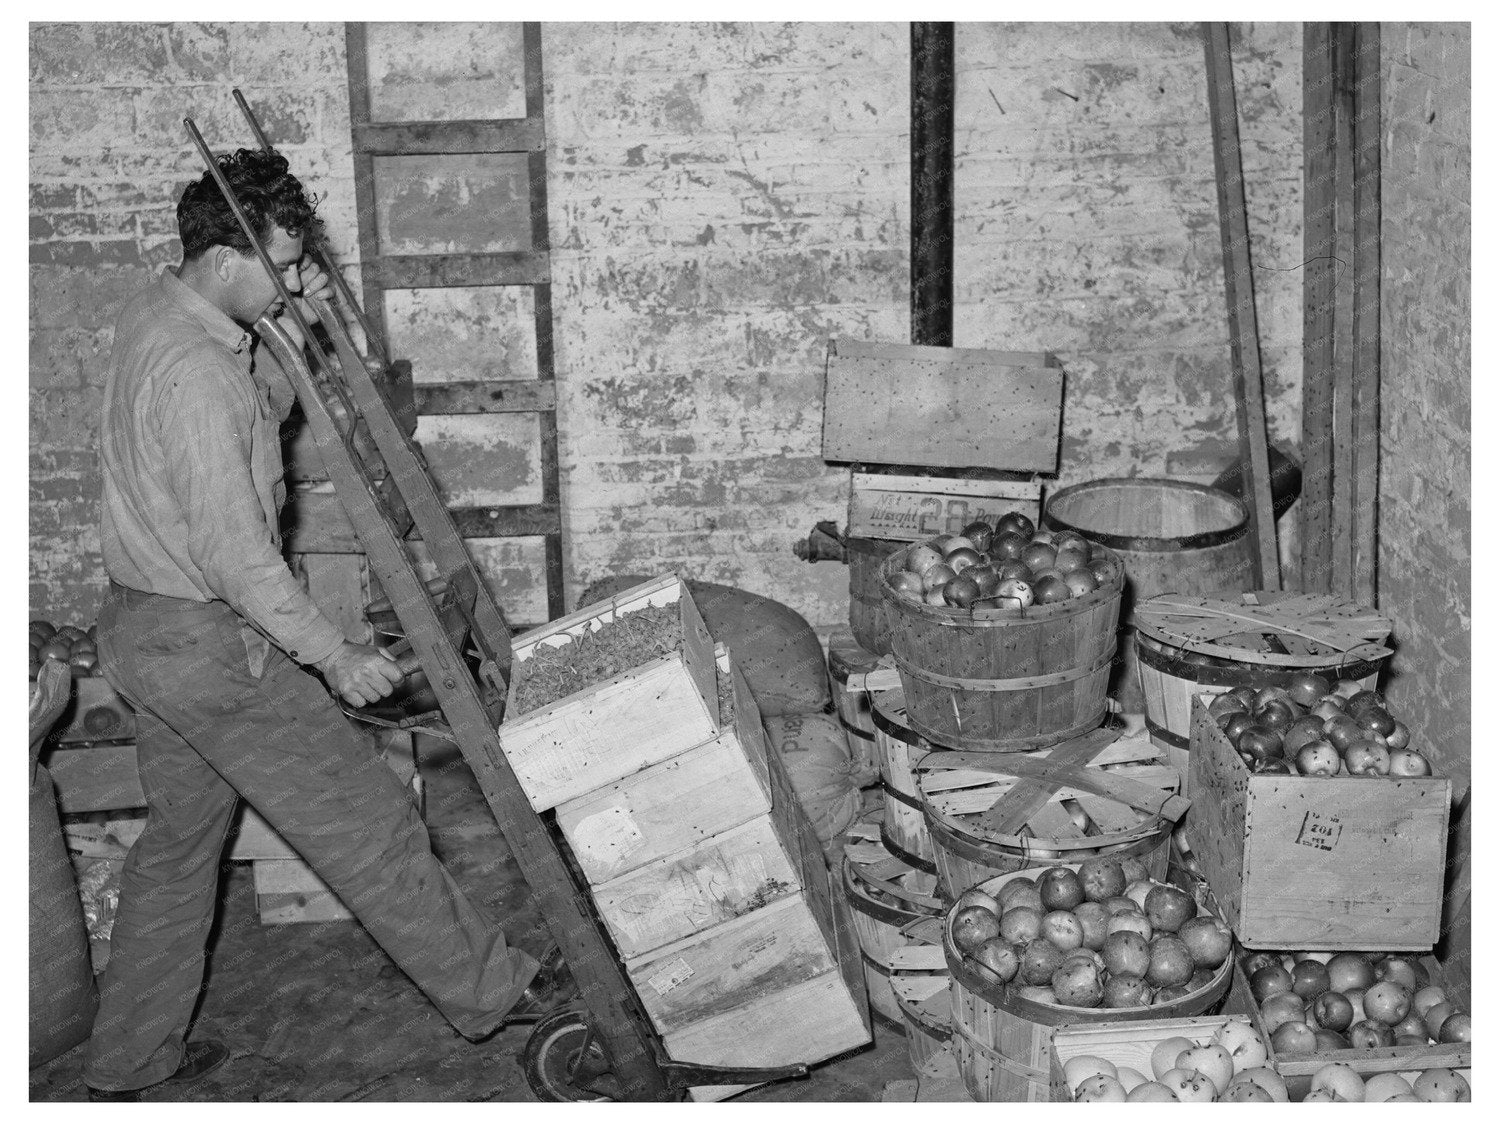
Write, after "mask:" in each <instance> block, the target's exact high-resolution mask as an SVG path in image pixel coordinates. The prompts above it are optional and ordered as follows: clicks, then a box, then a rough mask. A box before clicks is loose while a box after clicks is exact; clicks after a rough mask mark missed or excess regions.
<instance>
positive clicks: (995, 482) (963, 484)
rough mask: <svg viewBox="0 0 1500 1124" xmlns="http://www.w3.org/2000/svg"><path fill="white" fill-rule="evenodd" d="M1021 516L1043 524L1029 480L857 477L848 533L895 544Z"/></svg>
mask: <svg viewBox="0 0 1500 1124" xmlns="http://www.w3.org/2000/svg"><path fill="white" fill-rule="evenodd" d="M1010 511H1019V512H1020V513H1021V514H1023V515H1025V516H1027V517H1028V518H1029V519H1030V520H1031V521H1032V522H1033V523H1037V522H1039V521H1040V520H1041V513H1042V486H1041V484H1040V483H1038V482H1035V481H1031V480H1001V479H992V480H967V479H957V478H951V477H944V476H904V475H903V476H897V475H892V476H886V475H880V474H877V473H872V472H856V473H854V474H853V480H852V481H851V484H850V489H849V532H848V533H849V534H850V535H853V536H858V537H861V538H870V539H886V540H890V541H897V542H921V541H922V540H924V539H929V538H931V537H932V536H934V535H940V534H951V535H956V534H958V533H959V532H960V531H961V530H963V529H964V528H965V527H966V526H968V525H969V524H970V523H972V522H974V521H975V520H976V519H984V520H987V521H988V522H990V523H993V522H995V520H997V519H998V518H999V517H1000V516H1002V515H1004V514H1006V513H1007V512H1010Z"/></svg>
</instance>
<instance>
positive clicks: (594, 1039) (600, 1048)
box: [521, 1008, 620, 1102]
mask: <svg viewBox="0 0 1500 1124" xmlns="http://www.w3.org/2000/svg"><path fill="white" fill-rule="evenodd" d="M521 1065H522V1068H523V1070H524V1071H525V1073H526V1083H527V1084H528V1085H530V1086H531V1091H532V1092H533V1093H535V1094H536V1096H537V1099H539V1100H543V1101H574V1102H577V1101H594V1102H598V1101H612V1100H615V1099H617V1097H618V1094H619V1092H620V1084H619V1079H618V1078H617V1077H616V1076H615V1074H614V1072H613V1067H612V1066H611V1064H610V1060H609V1057H608V1055H606V1054H605V1052H604V1044H603V1042H601V1041H600V1039H599V1036H598V1035H596V1034H595V1033H594V1031H593V1028H592V1027H590V1026H589V1024H588V1020H587V1018H586V1017H585V1016H584V1014H583V1013H582V1012H581V1011H576V1010H573V1009H571V1008H563V1009H562V1010H560V1011H553V1012H552V1013H551V1014H549V1015H546V1016H544V1017H543V1018H542V1019H541V1021H540V1022H538V1023H537V1024H536V1026H535V1027H533V1028H532V1031H531V1036H530V1037H529V1038H527V1040H526V1049H525V1051H524V1052H523V1053H522V1055H521Z"/></svg>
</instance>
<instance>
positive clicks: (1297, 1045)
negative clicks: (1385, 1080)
mask: <svg viewBox="0 0 1500 1124" xmlns="http://www.w3.org/2000/svg"><path fill="white" fill-rule="evenodd" d="M1241 967H1242V968H1243V969H1244V972H1245V975H1246V977H1247V979H1248V980H1249V983H1250V993H1251V994H1252V995H1253V996H1254V997H1255V1002H1256V1004H1257V1005H1258V1007H1259V1010H1260V1023H1261V1027H1262V1029H1263V1030H1264V1031H1265V1033H1267V1034H1269V1035H1270V1036H1271V1046H1272V1048H1273V1049H1274V1050H1275V1051H1276V1053H1277V1054H1279V1055H1288V1056H1290V1055H1296V1054H1312V1053H1319V1052H1322V1051H1324V1050H1350V1049H1353V1050H1372V1049H1375V1048H1377V1047H1385V1046H1412V1047H1423V1046H1429V1045H1431V1044H1433V1043H1434V1042H1441V1043H1457V1042H1468V1041H1470V1039H1471V1035H1472V1033H1473V1031H1472V1024H1471V1022H1470V1018H1469V1015H1468V1014H1467V1013H1466V1012H1464V1011H1461V1010H1459V1008H1458V1006H1457V1005H1456V1004H1455V1003H1454V1002H1453V1001H1452V1000H1451V999H1449V998H1448V995H1447V993H1446V992H1445V991H1444V990H1443V988H1441V987H1439V986H1437V985H1436V984H1433V983H1432V981H1431V979H1430V978H1429V977H1428V974H1427V969H1426V968H1424V967H1423V966H1422V963H1421V961H1419V960H1417V959H1415V958H1413V957H1407V956H1399V955H1386V954H1383V953H1381V954H1371V953H1363V952H1338V953H1327V952H1298V953H1278V952H1253V953H1251V954H1250V955H1249V956H1248V957H1246V959H1245V961H1244V962H1243V964H1242V965H1241Z"/></svg>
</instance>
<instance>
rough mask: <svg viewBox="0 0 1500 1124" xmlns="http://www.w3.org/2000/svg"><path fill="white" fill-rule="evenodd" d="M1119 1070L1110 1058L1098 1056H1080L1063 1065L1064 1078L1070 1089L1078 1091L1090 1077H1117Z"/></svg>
mask: <svg viewBox="0 0 1500 1124" xmlns="http://www.w3.org/2000/svg"><path fill="white" fill-rule="evenodd" d="M1118 1073H1119V1070H1118V1069H1116V1068H1115V1063H1114V1062H1112V1061H1110V1060H1109V1059H1108V1058H1101V1057H1099V1056H1098V1055H1097V1054H1079V1055H1078V1056H1077V1057H1074V1058H1069V1059H1068V1060H1067V1061H1066V1062H1064V1063H1063V1078H1064V1080H1065V1081H1066V1082H1067V1084H1068V1088H1069V1089H1074V1090H1076V1089H1077V1088H1078V1086H1079V1085H1081V1084H1083V1083H1084V1082H1085V1081H1087V1080H1088V1079H1089V1078H1090V1077H1098V1076H1100V1075H1101V1074H1102V1075H1103V1076H1105V1077H1115V1076H1117V1075H1118Z"/></svg>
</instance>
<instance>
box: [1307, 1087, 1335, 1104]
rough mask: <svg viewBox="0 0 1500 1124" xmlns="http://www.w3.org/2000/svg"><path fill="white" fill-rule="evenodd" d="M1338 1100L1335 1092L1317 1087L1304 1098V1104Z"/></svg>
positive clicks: (1327, 1102)
mask: <svg viewBox="0 0 1500 1124" xmlns="http://www.w3.org/2000/svg"><path fill="white" fill-rule="evenodd" d="M1336 1100H1338V1098H1337V1097H1335V1096H1334V1095H1333V1093H1332V1092H1330V1091H1329V1090H1327V1089H1316V1090H1314V1091H1313V1092H1311V1093H1308V1094H1307V1096H1305V1097H1303V1098H1302V1103H1303V1104H1332V1103H1333V1102H1334V1101H1336Z"/></svg>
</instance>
